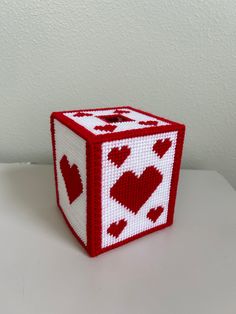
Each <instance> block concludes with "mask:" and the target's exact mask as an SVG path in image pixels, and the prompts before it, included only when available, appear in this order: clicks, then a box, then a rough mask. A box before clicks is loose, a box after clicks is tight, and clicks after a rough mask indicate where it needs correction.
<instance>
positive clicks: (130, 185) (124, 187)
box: [110, 166, 162, 214]
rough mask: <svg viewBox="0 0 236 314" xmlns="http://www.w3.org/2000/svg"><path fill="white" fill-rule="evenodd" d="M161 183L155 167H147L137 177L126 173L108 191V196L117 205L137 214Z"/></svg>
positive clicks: (131, 172)
mask: <svg viewBox="0 0 236 314" xmlns="http://www.w3.org/2000/svg"><path fill="white" fill-rule="evenodd" d="M161 182H162V174H161V173H160V171H159V170H157V169H156V168H155V167H153V166H150V167H147V168H146V169H145V170H144V171H143V173H142V174H141V175H140V176H139V177H137V176H136V174H135V173H134V172H133V171H126V172H124V173H123V174H122V176H121V177H120V178H119V179H118V180H117V181H116V183H115V184H114V185H113V187H112V188H111V190H110V196H111V197H112V198H114V199H115V200H116V201H117V202H118V203H120V204H121V205H123V206H125V207H126V208H128V209H129V210H130V211H131V212H132V213H134V214H137V212H138V211H139V210H140V208H141V207H142V206H143V204H144V203H145V202H146V201H147V200H148V199H149V197H150V196H151V195H152V193H153V192H154V191H155V190H156V188H157V187H158V185H159V184H160V183H161Z"/></svg>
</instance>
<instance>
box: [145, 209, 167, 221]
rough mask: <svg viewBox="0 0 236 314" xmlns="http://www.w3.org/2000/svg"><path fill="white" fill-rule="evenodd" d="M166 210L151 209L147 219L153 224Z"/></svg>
mask: <svg viewBox="0 0 236 314" xmlns="http://www.w3.org/2000/svg"><path fill="white" fill-rule="evenodd" d="M163 211H164V208H163V207H162V206H158V207H157V208H151V209H150V210H149V212H148V213H147V218H148V219H150V220H151V221H152V222H153V223H155V222H156V221H157V219H158V218H159V217H160V216H161V214H162V213H163Z"/></svg>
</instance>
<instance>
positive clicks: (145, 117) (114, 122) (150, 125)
mask: <svg viewBox="0 0 236 314" xmlns="http://www.w3.org/2000/svg"><path fill="white" fill-rule="evenodd" d="M53 117H55V118H57V119H58V120H59V121H61V122H62V123H64V124H65V125H67V126H68V127H70V128H71V129H72V130H73V131H75V132H76V133H77V134H79V135H80V136H82V137H83V138H85V139H87V140H91V141H96V140H99V139H101V140H103V139H105V138H106V139H107V140H109V139H112V138H118V133H119V134H120V135H125V134H126V135H127V136H129V135H131V134H133V135H135V134H137V136H138V135H141V134H142V133H144V134H145V133H150V132H151V133H153V132H155V133H156V132H157V131H159V130H160V131H161V129H163V127H164V128H165V127H167V128H170V127H173V126H175V127H176V126H181V125H180V124H178V123H176V122H173V121H170V120H167V119H164V118H160V117H158V116H155V115H153V114H150V113H147V112H143V111H141V110H138V109H135V108H132V107H129V106H126V107H113V108H99V109H83V110H73V111H62V112H54V113H53ZM133 131H134V132H133ZM127 132H128V133H127Z"/></svg>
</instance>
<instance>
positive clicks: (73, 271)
mask: <svg viewBox="0 0 236 314" xmlns="http://www.w3.org/2000/svg"><path fill="white" fill-rule="evenodd" d="M0 251H1V255H0V313H2V314H8V313H10V314H18V313H20V314H21V313H24V314H28V313H29V314H38V313H42V314H54V313H55V314H61V313H63V314H74V313H76V314H78V313H82V314H83V313H95V314H97V313H98V314H99V313H103V314H106V313H109V314H116V313H117V314H125V313H128V314H132V313H135V314H138V313H140V314H145V313H158V314H185V313H186V314H195V313H196V314H204V313H206V314H211V313H214V314H229V313H230V314H235V313H236V193H235V191H234V190H233V188H232V187H231V186H230V185H229V184H228V183H227V181H226V180H225V179H224V178H223V177H222V176H220V175H219V174H218V173H216V172H213V171H194V170H193V171H192V170H183V171H182V173H181V178H180V186H179V190H178V198H177V204H176V214H175V222H174V225H173V226H171V227H170V228H167V229H164V230H162V231H159V232H156V233H154V234H151V235H149V236H146V237H144V238H142V239H139V240H137V241H134V242H131V243H130V244H128V245H125V246H123V247H120V248H118V249H115V250H112V251H110V252H108V253H105V254H103V255H100V256H99V257H96V258H90V257H88V256H87V255H86V253H85V252H84V251H83V250H82V249H81V247H80V246H79V244H78V243H77V241H76V240H75V239H74V237H73V236H72V234H71V233H70V231H69V230H68V228H67V226H66V225H65V223H64V220H63V218H62V216H61V214H60V212H59V210H58V209H57V207H56V204H55V192H54V181H53V169H52V166H41V165H4V164H2V165H0Z"/></svg>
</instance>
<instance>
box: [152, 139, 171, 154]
mask: <svg viewBox="0 0 236 314" xmlns="http://www.w3.org/2000/svg"><path fill="white" fill-rule="evenodd" d="M171 144H172V142H171V140H170V139H169V138H166V139H162V140H157V141H156V143H155V144H154V145H153V151H154V152H155V153H156V154H157V155H158V156H159V157H160V158H162V157H163V156H164V155H165V153H166V152H167V151H168V150H169V148H170V147H171Z"/></svg>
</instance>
